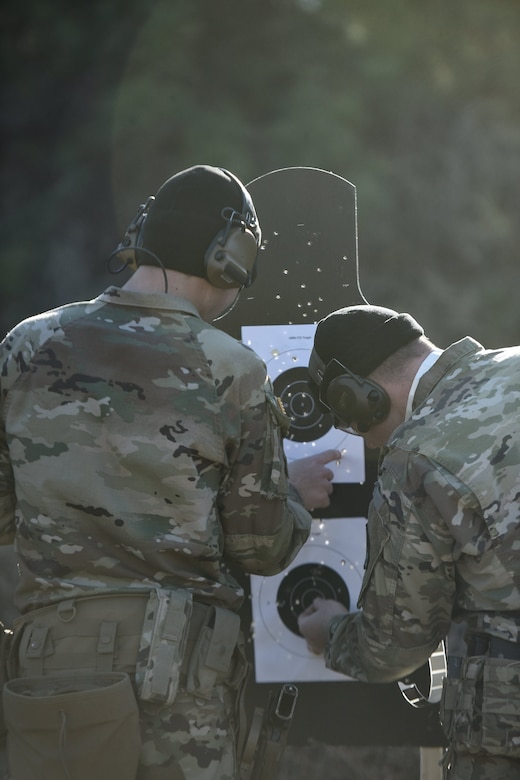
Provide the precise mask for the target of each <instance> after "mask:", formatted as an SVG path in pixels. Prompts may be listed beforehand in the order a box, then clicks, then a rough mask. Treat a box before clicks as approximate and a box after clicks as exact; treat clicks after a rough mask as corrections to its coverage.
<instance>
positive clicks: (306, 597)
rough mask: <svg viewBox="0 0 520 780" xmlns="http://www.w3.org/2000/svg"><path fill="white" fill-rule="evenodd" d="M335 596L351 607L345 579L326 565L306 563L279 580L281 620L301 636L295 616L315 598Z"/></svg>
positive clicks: (277, 599) (334, 597)
mask: <svg viewBox="0 0 520 780" xmlns="http://www.w3.org/2000/svg"><path fill="white" fill-rule="evenodd" d="M318 597H319V598H323V599H335V600H336V601H339V602H340V603H341V604H343V605H344V606H345V607H346V608H347V609H350V594H349V592H348V588H347V586H346V584H345V582H344V580H343V579H342V578H341V577H340V575H339V574H338V573H337V572H336V571H334V569H331V568H330V567H329V566H324V565H323V564H321V563H305V564H303V565H302V566H296V568H294V569H291V571H290V572H289V573H288V574H287V575H286V576H285V577H284V578H283V579H282V581H281V583H280V586H279V588H278V593H277V597H276V607H277V609H278V614H279V615H280V619H281V620H282V622H283V623H284V625H285V626H287V628H288V629H289V631H292V633H293V634H296V635H297V636H301V633H300V630H299V628H298V616H299V615H300V614H301V613H302V612H303V611H304V610H306V609H307V607H310V605H311V604H312V602H313V601H314V599H316V598H318Z"/></svg>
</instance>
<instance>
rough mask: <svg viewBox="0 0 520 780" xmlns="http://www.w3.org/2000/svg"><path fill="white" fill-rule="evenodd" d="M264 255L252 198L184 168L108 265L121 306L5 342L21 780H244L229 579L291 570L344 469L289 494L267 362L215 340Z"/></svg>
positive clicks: (1, 455) (21, 330)
mask: <svg viewBox="0 0 520 780" xmlns="http://www.w3.org/2000/svg"><path fill="white" fill-rule="evenodd" d="M260 241H261V233H260V227H259V225H258V224H257V219H256V214H255V209H254V206H253V203H252V201H251V199H250V197H249V194H248V192H247V190H246V189H245V187H244V186H243V185H242V184H241V182H240V181H239V180H238V179H237V178H236V177H235V176H234V175H232V174H231V173H229V172H228V171H225V170H223V169H219V168H214V167H210V166H202V165H200V166H195V167H192V168H189V169H188V170H185V171H182V172H180V173H178V174H176V175H174V176H172V177H171V178H170V179H168V180H167V181H166V182H165V183H164V184H163V185H162V187H161V188H160V189H159V191H158V192H157V194H156V196H155V197H152V198H149V199H148V201H147V202H146V203H145V204H144V205H143V206H142V207H140V209H139V211H138V213H137V215H136V217H135V218H134V220H133V221H132V223H131V224H130V225H129V227H128V229H127V232H126V234H125V237H124V239H123V241H122V242H121V244H120V245H119V247H118V249H117V250H116V252H115V253H114V257H113V258H112V261H115V263H116V264H117V268H116V269H115V270H116V271H119V270H123V268H125V267H130V268H132V269H133V270H134V273H133V275H132V276H131V277H130V279H129V281H128V282H127V283H126V284H125V285H124V286H123V287H122V288H118V287H110V288H109V289H107V290H106V291H105V292H104V293H102V294H101V295H99V296H98V297H97V298H95V299H94V300H91V301H87V302H79V303H72V304H70V305H67V306H62V307H60V308H58V309H55V310H54V311H50V312H47V313H44V314H41V315H39V316H36V317H32V318H30V319H28V320H26V321H24V322H22V323H20V324H19V325H18V326H16V327H15V328H14V329H13V330H12V331H11V332H10V333H9V334H8V335H7V337H6V338H5V340H4V342H3V343H2V347H1V353H0V367H1V370H0V382H1V429H0V508H1V526H0V534H1V540H2V542H3V543H5V544H9V543H11V542H12V541H13V540H14V543H15V549H16V554H17V557H18V565H19V571H20V579H19V584H18V588H17V592H16V605H17V608H18V609H19V611H20V612H21V618H20V619H19V620H18V621H17V622H16V624H15V632H14V642H13V646H12V649H11V653H10V663H9V676H10V681H9V682H8V683H7V684H6V686H5V689H4V708H5V718H6V723H7V726H8V748H9V760H10V765H11V773H12V777H13V778H14V780H31V779H32V778H34V780H51V778H52V780H56V778H58V777H60V778H61V777H63V778H67V779H68V778H74V780H83V779H84V778H85V780H86V778H88V780H92V778H96V780H103V779H104V778H107V780H108V778H109V779H110V780H132V779H133V778H139V780H180V779H182V778H184V779H185V780H194V779H195V778H197V780H199V779H200V780H213V779H216V778H219V779H220V780H224V779H225V778H226V779H231V778H236V777H237V771H238V770H237V739H238V737H237V731H238V721H239V718H238V711H239V707H238V704H239V699H240V694H241V691H242V688H243V685H244V680H245V676H246V661H245V658H244V639H243V634H242V631H241V627H240V619H239V616H238V614H237V613H238V611H239V609H240V607H241V604H242V602H243V598H244V593H243V590H242V588H241V587H240V585H239V584H238V582H237V579H235V577H234V576H233V574H232V571H231V567H236V569H238V570H240V571H242V572H250V573H255V574H260V575H269V574H274V573H277V572H279V571H280V570H282V569H283V568H284V567H285V566H287V564H288V563H289V562H290V561H291V560H292V558H293V557H294V556H295V555H296V553H297V552H298V550H299V549H300V547H301V546H302V544H303V543H304V542H305V540H306V538H307V536H308V533H309V529H310V523H311V517H310V515H309V513H308V512H307V511H306V509H305V508H304V504H306V505H308V506H312V507H318V506H326V505H327V504H328V501H329V494H330V491H331V484H330V480H331V477H332V472H331V471H330V469H328V468H327V466H326V463H327V462H328V461H329V460H332V459H333V458H335V457H337V453H336V452H332V451H329V452H327V453H324V454H321V455H320V456H316V457H313V458H312V459H307V460H306V462H302V463H300V464H298V463H296V464H295V465H294V475H292V476H293V482H294V484H292V483H291V482H290V481H289V479H288V473H287V465H286V460H285V457H284V452H283V431H284V429H285V427H286V426H287V424H288V420H287V418H286V417H285V415H284V413H283V411H282V410H281V409H280V406H279V404H278V403H277V401H276V399H275V398H274V395H273V391H272V388H271V385H270V383H269V381H268V380H266V375H265V374H266V371H265V365H264V364H263V362H262V361H261V360H260V359H259V357H258V356H257V355H256V354H255V353H254V352H253V351H252V350H250V349H248V348H247V347H245V346H244V345H242V344H241V343H240V342H238V341H236V340H235V339H232V338H231V337H230V336H228V335H227V334H225V333H223V332H222V331H220V330H218V329H217V328H216V327H214V326H213V325H212V324H211V323H212V321H214V320H215V319H216V318H218V317H219V316H221V315H222V314H223V312H225V311H227V310H228V308H229V307H230V306H232V305H233V302H234V301H235V300H236V298H237V295H238V293H239V291H240V290H241V289H242V288H244V287H247V286H248V285H249V284H251V283H252V281H253V280H254V277H255V274H256V260H257V253H258V248H259V245H260ZM296 488H299V490H300V492H298V490H297V489H296Z"/></svg>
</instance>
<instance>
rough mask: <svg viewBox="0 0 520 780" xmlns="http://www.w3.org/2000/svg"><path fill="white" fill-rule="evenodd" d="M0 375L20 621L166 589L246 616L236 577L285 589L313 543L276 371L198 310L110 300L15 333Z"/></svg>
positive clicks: (3, 467)
mask: <svg viewBox="0 0 520 780" xmlns="http://www.w3.org/2000/svg"><path fill="white" fill-rule="evenodd" d="M0 367H1V368H0V372H1V373H0V382H1V396H0V402H1V427H0V518H1V519H0V542H1V543H4V544H6V543H10V542H11V541H13V539H14V541H15V547H16V550H17V553H18V555H19V558H20V571H21V581H20V584H19V588H18V592H17V605H18V608H19V609H20V610H21V611H22V612H23V611H26V610H27V609H29V608H31V607H34V606H40V605H42V604H46V603H49V602H54V601H57V600H60V599H62V598H63V597H64V596H67V597H72V596H75V595H76V596H77V595H82V594H88V593H91V592H92V590H93V589H96V590H100V589H102V590H103V591H104V592H107V593H110V592H121V591H125V590H127V589H132V588H136V589H142V588H149V587H153V586H156V585H160V586H163V587H175V586H178V587H179V586H180V587H186V588H188V589H191V590H192V591H193V592H194V593H195V594H198V595H199V596H200V597H201V598H202V599H203V600H205V601H206V602H207V603H217V604H220V605H221V606H225V607H229V608H232V609H238V608H239V606H240V604H241V601H242V599H243V592H242V588H241V587H240V586H239V584H238V582H237V581H236V579H235V578H234V577H233V576H232V575H231V573H230V571H229V566H228V564H229V565H230V566H234V567H237V568H238V569H240V570H242V571H245V572H251V573H255V574H262V575H268V574H273V573H276V572H278V571H280V570H281V569H283V568H284V567H285V566H286V565H287V564H288V563H289V562H290V561H291V560H292V558H293V557H294V556H295V555H296V553H297V552H298V550H299V549H300V547H301V546H302V544H303V543H304V542H305V540H306V538H307V536H308V533H309V529H310V524H311V518H310V515H309V514H308V513H307V511H306V510H305V509H304V508H303V506H302V505H301V503H300V501H299V499H298V497H297V494H296V493H295V491H294V490H293V489H292V488H291V487H290V486H289V484H288V480H287V467H286V461H285V456H284V452H283V432H282V430H283V426H284V425H285V424H286V423H287V418H285V416H284V414H283V412H282V411H281V409H280V407H279V406H278V404H277V402H276V399H275V398H274V395H273V392H272V389H271V385H270V383H269V381H268V379H267V377H266V368H265V365H264V363H263V362H262V361H261V359H260V358H259V357H258V356H257V355H256V354H255V353H254V352H253V351H252V350H250V349H249V348H248V347H246V346H244V345H243V344H241V343H240V342H238V341H236V340H235V339H233V338H231V337H230V336H228V335H227V334H225V333H223V332H222V331H220V330H218V329H217V328H215V327H213V326H212V325H209V324H207V323H205V322H204V321H203V320H202V319H201V318H200V317H199V316H198V313H197V311H196V310H195V308H194V307H193V306H192V305H191V304H190V303H188V302H187V301H185V300H182V299H179V298H175V297H174V296H165V295H146V294H142V293H132V292H127V291H123V290H120V289H119V288H116V287H111V288H109V289H108V290H107V291H105V293H103V294H102V295H100V296H99V297H97V298H96V299H94V300H93V301H89V302H81V303H73V304H70V305H67V306H63V307H60V308H58V309H56V310H54V311H51V312H47V313H45V314H42V315H40V316H36V317H33V318H30V319H28V320H26V321H24V322H22V323H20V324H19V325H17V326H16V327H15V328H14V329H13V330H12V331H11V332H10V333H9V334H8V335H7V337H6V338H5V340H4V342H3V343H2V345H1V350H0Z"/></svg>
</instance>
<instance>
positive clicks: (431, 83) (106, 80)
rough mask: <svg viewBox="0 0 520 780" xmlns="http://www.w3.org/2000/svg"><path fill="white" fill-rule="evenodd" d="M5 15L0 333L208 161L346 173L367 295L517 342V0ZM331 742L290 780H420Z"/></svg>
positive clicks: (434, 326)
mask: <svg viewBox="0 0 520 780" xmlns="http://www.w3.org/2000/svg"><path fill="white" fill-rule="evenodd" d="M0 19H1V22H2V24H1V28H0V29H1V31H0V36H1V37H0V43H1V46H0V57H1V58H2V71H1V72H2V76H1V88H2V108H3V110H2V114H1V117H0V133H1V140H2V151H3V156H2V163H1V166H0V177H1V178H0V193H1V198H2V205H1V219H0V247H1V252H0V278H1V285H0V331H1V334H2V335H3V334H4V333H5V332H6V331H7V330H8V329H9V328H11V327H12V326H13V325H14V324H16V322H17V321H18V320H20V319H21V318H24V317H26V316H29V315H32V314H35V313H37V312H40V311H42V310H45V309H47V308H50V307H53V306H56V305H59V304H62V303H66V302H68V301H70V300H74V299H85V298H90V297H92V296H94V295H96V294H97V293H98V292H99V291H100V290H101V289H102V288H104V287H105V286H106V285H107V284H109V283H112V282H113V281H114V278H113V277H111V276H109V275H108V274H107V271H106V259H107V257H108V255H109V254H110V252H111V251H112V249H113V248H114V247H115V245H116V244H117V242H118V240H119V237H120V235H121V234H122V232H123V230H124V228H125V226H126V225H127V223H128V222H129V220H130V219H131V217H132V216H133V214H134V212H135V210H136V207H137V205H138V204H139V203H140V202H142V201H143V200H144V199H145V198H146V196H147V195H149V194H151V193H153V192H155V191H156V189H157V188H158V186H159V185H160V184H161V183H162V181H163V180H164V179H165V178H167V177H168V176H169V175H171V174H172V173H174V172H176V171H177V170H180V169H182V168H185V167H187V166H189V165H192V164H195V163H200V162H207V163H210V164H215V165H221V166H224V167H228V168H230V169H231V170H232V171H234V172H235V173H236V174H237V175H238V176H240V177H241V178H242V179H243V180H244V181H249V180H251V179H253V178H255V177H257V176H260V175H262V174H263V173H266V172H268V171H269V170H273V169H276V168H281V167H287V166H295V165H305V166H312V167H318V168H324V169H326V170H330V171H333V172H334V173H337V174H339V175H341V176H343V177H345V178H347V179H349V180H350V181H351V182H353V183H354V184H355V185H356V187H357V193H358V211H359V213H358V222H359V248H360V280H361V286H362V289H363V292H364V294H365V296H366V297H367V298H368V300H369V301H371V302H373V303H380V304H383V305H388V306H391V307H393V308H396V309H400V310H406V311H410V312H411V313H412V314H414V315H415V316H416V317H418V318H419V319H420V320H421V321H422V322H423V323H424V324H425V326H426V329H427V332H428V335H430V336H431V337H432V338H433V340H434V341H436V342H437V343H439V344H440V345H441V346H445V345H446V344H448V343H449V342H450V341H452V340H455V339H458V338H460V337H462V336H464V335H466V334H470V335H473V336H474V337H476V338H477V339H479V340H480V341H482V342H483V343H484V344H485V345H486V346H490V347H493V346H500V345H505V344H516V343H518V342H519V341H520V307H519V306H518V304H517V299H516V295H517V286H518V260H519V245H520V219H519V216H520V133H519V126H520V121H519V120H520V104H519V100H520V92H519V90H518V74H519V73H520V45H519V33H520V4H519V3H518V2H517V0H493V2H491V0H456V2H454V0H436V2H435V3H432V2H429V1H428V0H392V2H391V3H389V2H388V0H147V2H142V0H90V1H89V2H88V3H70V2H69V1H68V0H52V1H51V0H25V2H24V3H20V2H19V0H16V2H15V0H4V2H3V4H2V8H1V10H0ZM115 281H116V283H117V282H118V279H117V277H116V279H115ZM345 728H346V730H348V723H346V725H345ZM310 733H311V736H312V730H311V729H310ZM377 740H378V738H377V735H374V744H376V745H377ZM338 750H340V751H341V748H332V747H327V746H323V745H316V744H314V745H311V747H309V748H306V749H305V750H303V751H302V749H300V748H291V749H290V751H289V753H288V754H287V758H286V759H285V762H286V763H285V764H284V773H285V774H284V777H286V778H287V780H290V778H292V777H293V776H294V777H296V776H297V775H298V776H323V777H325V776H327V777H328V778H329V780H330V779H332V780H333V778H336V777H338V778H343V777H345V778H347V777H348V778H351V780H357V779H358V778H359V780H365V778H368V777H374V778H375V777H377V778H389V779H391V778H401V777H402V778H410V777H412V776H416V775H417V768H416V762H417V750H416V749H415V748H414V749H411V750H410V751H409V752H408V753H406V756H407V757H408V758H405V755H404V754H403V752H402V751H405V752H406V748H403V747H398V748H395V750H394V752H393V753H386V754H385V757H384V758H382V757H381V752H377V751H376V752H374V751H373V750H372V751H370V750H369V751H368V752H365V754H364V756H362V757H360V754H359V753H356V754H355V755H354V757H353V758H349V757H348V756H346V755H345V754H340V755H339V756H338ZM358 750H363V749H362V748H359V749H358ZM379 750H381V749H379ZM395 751H397V753H396V752H395ZM399 751H401V752H399ZM302 755H303V756H304V757H303V758H301V756H302ZM350 755H351V753H349V756H350ZM370 756H372V759H370ZM396 756H397V757H396ZM374 757H375V758H374ZM325 759H327V762H328V763H327V766H328V769H327V770H325V769H321V768H320V767H321V763H320V762H321V761H322V760H325ZM294 761H296V764H295V763H294ZM298 761H301V762H302V763H300V764H298ZM371 761H372V763H371ZM374 761H375V767H376V768H374V766H373V765H374ZM407 761H408V763H407ZM410 762H411V763H410ZM414 762H415V763H414ZM394 764H395V766H394ZM310 767H315V768H314V769H311V768H310Z"/></svg>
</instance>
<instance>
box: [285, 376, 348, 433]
mask: <svg viewBox="0 0 520 780" xmlns="http://www.w3.org/2000/svg"><path fill="white" fill-rule="evenodd" d="M273 388H274V391H275V393H276V395H277V396H278V397H279V398H280V401H281V402H282V404H283V406H284V409H285V411H286V413H287V416H288V417H289V418H290V420H291V427H290V429H289V434H288V438H289V439H291V440H292V441H297V442H304V441H315V440H316V439H320V438H321V437H322V436H325V434H326V433H328V432H329V431H330V429H331V428H332V424H333V418H332V415H331V414H324V413H323V411H322V410H321V409H320V408H319V406H318V404H317V403H316V400H315V398H314V396H313V395H312V393H311V391H310V388H309V372H308V370H307V368H304V367H303V366H298V367H295V368H289V369H288V370H287V371H284V372H283V373H282V374H279V375H278V376H277V377H276V379H274V381H273Z"/></svg>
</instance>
